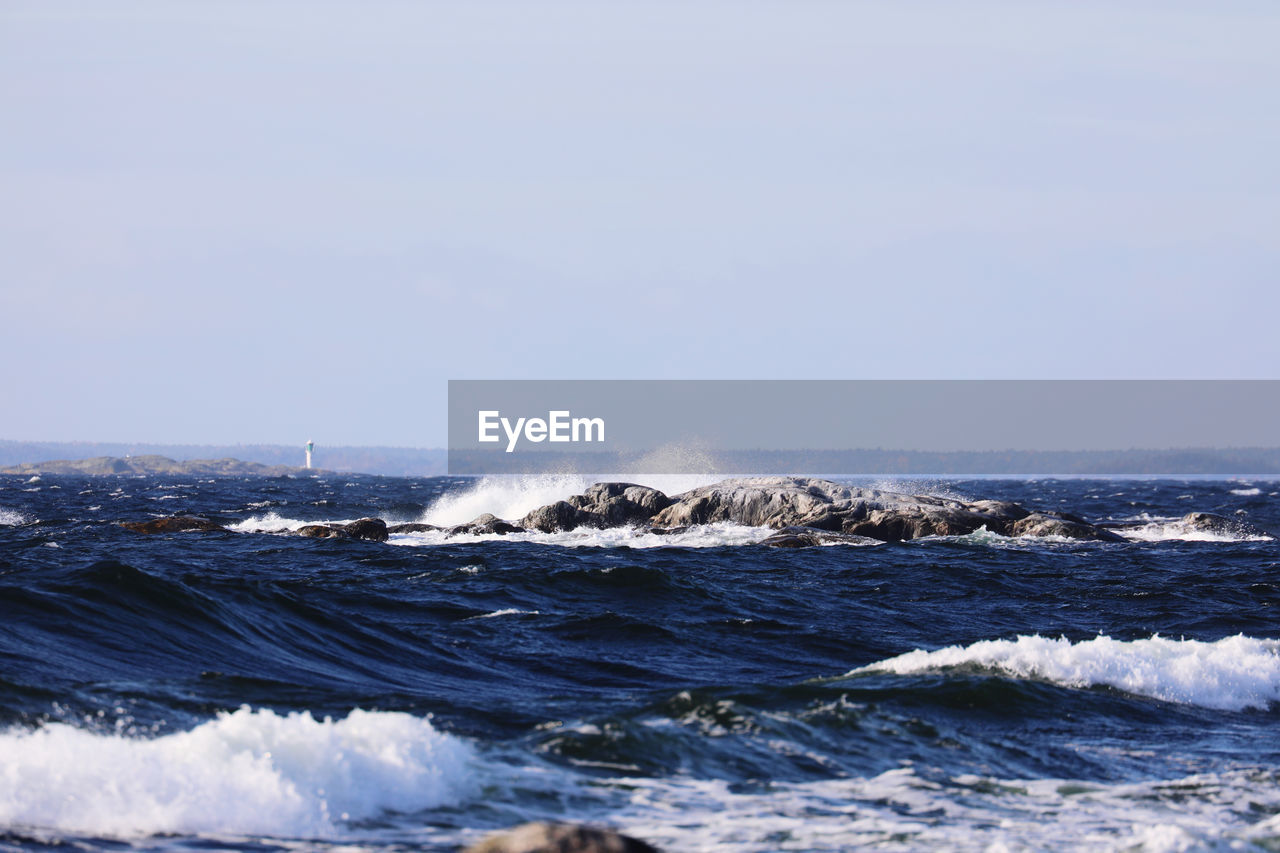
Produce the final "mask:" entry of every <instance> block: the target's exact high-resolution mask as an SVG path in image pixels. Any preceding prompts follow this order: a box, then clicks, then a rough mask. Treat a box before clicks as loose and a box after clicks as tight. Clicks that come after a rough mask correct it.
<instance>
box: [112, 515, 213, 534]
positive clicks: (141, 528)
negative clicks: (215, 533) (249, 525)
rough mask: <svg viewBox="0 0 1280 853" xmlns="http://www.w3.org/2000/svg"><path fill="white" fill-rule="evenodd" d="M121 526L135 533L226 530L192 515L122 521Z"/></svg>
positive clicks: (205, 519)
mask: <svg viewBox="0 0 1280 853" xmlns="http://www.w3.org/2000/svg"><path fill="white" fill-rule="evenodd" d="M120 526H121V527H123V528H124V529H125V530H132V531H134V532H135V533H180V532H182V531H184V530H204V531H209V530H226V528H225V527H224V526H223V525H222V524H220V523H218V522H216V521H211V520H210V519H207V518H198V517H196V516H190V515H174V516H170V517H169V518H153V519H151V520H150V521H122V522H120Z"/></svg>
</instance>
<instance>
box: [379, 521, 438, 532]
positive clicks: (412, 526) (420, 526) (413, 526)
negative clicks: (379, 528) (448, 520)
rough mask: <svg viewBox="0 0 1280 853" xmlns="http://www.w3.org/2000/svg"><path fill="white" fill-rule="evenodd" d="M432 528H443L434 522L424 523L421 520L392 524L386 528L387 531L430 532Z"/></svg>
mask: <svg viewBox="0 0 1280 853" xmlns="http://www.w3.org/2000/svg"><path fill="white" fill-rule="evenodd" d="M433 530H444V528H443V527H437V526H436V525H434V524H424V523H422V522H421V521H410V522H407V523H405V524H392V525H390V526H389V527H388V528H387V532H388V533H430V532H432V531H433Z"/></svg>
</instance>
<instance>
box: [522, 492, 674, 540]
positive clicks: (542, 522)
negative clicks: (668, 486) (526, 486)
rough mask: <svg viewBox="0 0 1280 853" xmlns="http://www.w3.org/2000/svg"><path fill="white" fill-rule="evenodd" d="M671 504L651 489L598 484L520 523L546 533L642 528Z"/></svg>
mask: <svg viewBox="0 0 1280 853" xmlns="http://www.w3.org/2000/svg"><path fill="white" fill-rule="evenodd" d="M670 504H671V498H669V497H667V496H666V495H664V494H663V493H662V492H660V491H658V490H657V489H651V488H649V487H648V486H638V485H636V484H635V483H596V484H595V485H594V486H592V487H591V488H589V489H587V490H586V491H585V492H583V493H582V494H580V495H574V496H573V497H571V498H569V499H568V500H564V501H556V502H555V503H553V504H549V505H548V506H544V507H539V508H538V509H535V510H534V511H533V512H531V513H529V514H528V515H526V516H525V517H524V518H522V519H521V520H520V525H521V526H522V527H526V528H529V529H532V530H541V531H542V532H543V533H552V532H554V531H557V530H573V529H574V528H577V527H599V528H604V527H622V526H623V525H628V524H634V525H638V524H645V523H647V522H648V521H649V519H650V518H652V517H653V515H654V514H655V513H657V512H658V511H659V510H662V509H664V508H666V507H667V506H669V505H670ZM663 526H664V527H666V526H670V525H663Z"/></svg>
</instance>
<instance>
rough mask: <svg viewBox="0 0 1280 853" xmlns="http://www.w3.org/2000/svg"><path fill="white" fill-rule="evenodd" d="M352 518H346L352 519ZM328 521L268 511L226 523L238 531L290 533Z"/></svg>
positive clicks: (230, 528)
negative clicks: (305, 518)
mask: <svg viewBox="0 0 1280 853" xmlns="http://www.w3.org/2000/svg"><path fill="white" fill-rule="evenodd" d="M353 520H354V519H347V521H353ZM322 523H328V522H318V521H305V520H303V519H301V518H288V517H285V516H282V515H280V514H278V513H274V512H268V513H266V514H265V515H251V516H249V517H248V518H246V519H245V520H244V521H237V522H236V523H235V524H228V525H227V529H228V530H235V531H237V532H238V533H256V532H258V531H262V532H264V533H291V532H293V531H295V530H297V529H298V528H300V527H305V526H307V525H308V524H322ZM332 523H334V524H345V523H346V522H332Z"/></svg>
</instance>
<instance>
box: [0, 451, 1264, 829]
mask: <svg viewBox="0 0 1280 853" xmlns="http://www.w3.org/2000/svg"><path fill="white" fill-rule="evenodd" d="M637 479H639V478H637ZM711 479H714V478H701V479H696V478H676V477H653V478H649V479H647V480H641V482H645V483H646V484H648V485H653V486H655V487H657V488H661V489H663V490H664V491H667V492H668V493H674V492H677V491H680V490H683V489H684V488H688V487H690V486H692V485H697V484H698V483H701V482H708V481H710V480H711ZM833 479H837V478H833ZM695 480H696V482H695ZM590 482H592V480H590V479H583V478H578V477H572V476H564V477H541V478H523V479H521V478H490V479H464V478H450V477H434V478H395V477H372V476H357V475H347V474H324V473H315V474H314V475H311V476H300V477H296V478H197V477H190V476H188V477H181V476H179V477H173V476H167V477H155V476H150V477H149V476H142V477H75V476H44V477H14V476H10V477H0V850H6V851H10V850H11V851H45V850H48V851H79V850H113V851H219V850H249V851H263V852H264V853H265V851H312V850H315V851H335V853H336V851H344V853H345V851H452V850H457V849H459V848H461V847H463V846H465V845H467V844H470V843H473V842H475V841H477V840H478V839H480V838H483V837H485V836H486V835H487V834H489V833H491V832H493V831H496V830H500V829H504V828H507V827H511V826H513V825H516V824H520V823H522V822H525V821H531V820H553V821H574V822H582V823H589V824H594V825H602V826H608V827H613V828H615V829H618V830H620V831H622V832H624V833H627V834H629V835H633V836H635V837H638V838H642V839H644V840H646V841H648V842H650V843H651V844H653V845H655V846H657V847H659V848H661V849H663V850H666V851H671V853H674V852H675V851H774V850H798V851H807V850H853V849H870V850H889V851H915V850H960V851H968V850H984V851H1022V850H1072V851H1076V850H1082V851H1094V850H1096V851H1189V850H1213V851H1217V850H1270V851H1275V850H1280V545H1278V544H1277V541H1276V539H1274V538H1272V537H1271V536H1270V535H1267V534H1266V533H1265V531H1277V532H1280V496H1278V492H1280V483H1277V482H1271V481H1267V480H1262V479H1254V480H1247V479H1246V480H1241V479H1237V480H1225V479H1188V480H1183V479H1144V480H1125V479H1054V478H1040V479H1018V480H1002V479H909V480H899V481H880V482H875V483H872V481H871V480H868V479H867V478H861V479H852V480H848V482H851V483H855V484H859V485H868V484H874V485H876V486H878V487H880V488H886V489H890V490H894V491H905V492H913V493H924V494H937V495H947V496H955V497H963V498H968V499H979V498H995V499H1001V500H1012V501H1017V502H1019V503H1022V504H1023V505H1025V506H1027V507H1029V508H1039V509H1048V510H1063V511H1068V512H1073V513H1077V514H1079V515H1083V516H1085V517H1086V518H1088V519H1090V520H1093V521H1107V522H1123V523H1125V524H1127V525H1128V526H1129V530H1128V533H1127V534H1126V536H1127V539H1126V541H1123V542H1081V541H1071V540H1065V539H1054V538H1049V539H1043V538H1041V539H1037V538H1006V537H1004V536H1000V535H996V534H994V533H990V532H987V531H985V530H980V531H978V532H977V533H973V534H971V535H967V536H956V537H937V538H926V539H921V540H916V541H911V542H901V543H891V544H878V545H870V546H867V545H850V544H839V545H829V546H823V547H813V548H804V549H776V548H772V547H767V546H762V545H759V544H758V543H759V542H760V540H762V539H763V538H765V537H766V536H767V535H768V533H769V531H767V530H764V529H760V528H751V527H742V526H733V525H725V524H715V525H706V526H701V527H693V528H690V529H688V530H686V531H685V532H683V533H679V534H676V535H667V536H659V535H654V534H651V533H646V532H642V531H639V530H634V529H612V530H576V531H572V532H568V533H557V534H541V533H525V534H512V535H507V536H453V537H450V536H447V535H445V534H443V533H439V532H430V531H429V532H424V533H416V534H399V535H393V536H392V537H391V539H390V541H388V542H386V543H377V542H368V541H358V540H315V539H308V538H304V537H301V536H296V535H291V532H292V531H294V530H296V529H297V528H298V527H300V526H302V525H304V524H307V523H312V522H319V521H330V522H332V521H348V520H352V519H356V518H360V517H366V516H377V517H381V518H383V519H385V520H386V521H387V522H389V523H398V522H408V521H425V522H430V523H437V524H456V523H461V522H465V521H469V520H470V519H471V518H473V517H475V516H476V515H478V514H480V513H482V512H492V513H494V514H496V515H498V516H499V517H504V518H518V517H519V516H520V515H521V514H523V513H524V512H525V511H527V510H529V509H532V508H534V507H536V506H539V505H541V504H544V503H548V502H550V501H552V500H555V499H558V498H562V497H565V496H568V495H571V494H575V493H577V492H580V491H582V489H583V488H584V487H585V486H586V485H589V483H590ZM1193 511H1203V512H1213V513H1218V514H1221V515H1224V516H1229V517H1231V518H1233V519H1238V520H1240V521H1242V522H1245V523H1246V524H1247V525H1249V527H1241V529H1240V530H1238V531H1235V532H1230V533H1218V534H1209V533H1204V532H1201V531H1198V530H1196V529H1195V528H1193V527H1191V526H1190V525H1187V524H1184V523H1183V522H1182V521H1181V519H1182V517H1183V516H1184V515H1186V514H1187V513H1189V512H1193ZM170 514H199V515H205V516H208V517H210V518H214V519H218V520H220V521H222V522H223V523H225V524H226V525H227V527H228V529H227V531H226V532H185V533H168V534H155V535H145V534H140V533H135V532H132V531H130V530H127V529H124V528H122V527H121V526H120V524H119V523H120V522H122V521H139V520H146V519H148V518H152V517H156V516H163V515H170Z"/></svg>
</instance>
